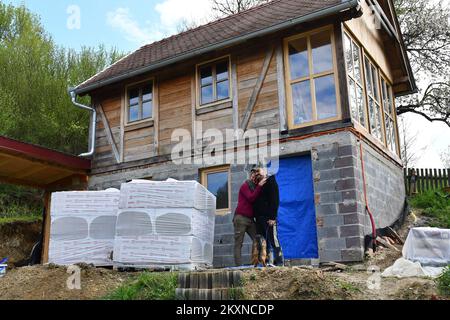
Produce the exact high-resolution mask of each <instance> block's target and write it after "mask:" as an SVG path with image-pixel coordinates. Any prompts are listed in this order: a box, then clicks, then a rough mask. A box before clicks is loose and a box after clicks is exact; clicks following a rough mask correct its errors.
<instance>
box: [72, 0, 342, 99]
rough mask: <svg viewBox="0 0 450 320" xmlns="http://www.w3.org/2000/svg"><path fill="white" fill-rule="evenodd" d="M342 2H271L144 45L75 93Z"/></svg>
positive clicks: (293, 0)
mask: <svg viewBox="0 0 450 320" xmlns="http://www.w3.org/2000/svg"><path fill="white" fill-rule="evenodd" d="M342 2H344V1H342V0H321V1H314V0H273V1H271V2H269V3H267V4H263V5H260V6H257V7H254V8H251V9H249V10H246V11H243V12H240V13H238V14H235V15H231V16H228V17H225V18H223V19H220V20H216V21H213V22H210V23H208V24H205V25H203V26H200V27H198V28H195V29H192V30H189V31H186V32H182V33H180V34H177V35H174V36H171V37H169V38H166V39H163V40H160V41H157V42H153V43H151V44H148V45H145V46H143V47H141V48H140V49H138V50H136V51H135V52H133V53H131V54H130V55H128V56H126V57H125V58H123V59H122V60H119V61H118V62H116V63H115V64H113V65H111V66H110V67H108V68H106V69H105V70H103V71H101V72H100V73H98V74H96V75H95V76H93V77H92V78H90V79H88V80H86V81H85V82H83V83H82V84H80V85H79V86H78V87H77V88H76V91H77V92H86V91H88V90H89V88H90V87H92V86H95V85H96V84H101V83H103V82H104V81H107V80H109V79H111V78H115V77H119V76H121V75H124V74H127V73H129V72H133V71H136V70H139V69H141V68H143V67H146V66H150V65H152V64H155V63H159V62H162V61H164V60H166V59H169V58H172V57H175V56H179V55H183V54H185V53H188V52H190V51H193V50H196V49H202V48H205V47H208V46H210V45H213V44H217V43H220V42H223V41H227V40H231V39H234V38H237V37H240V36H243V35H246V34H251V33H253V32H256V31H259V30H263V29H266V28H270V27H272V26H275V25H277V24H280V23H283V22H286V21H288V20H290V19H294V18H298V17H301V16H304V15H307V14H310V13H313V12H315V11H319V10H321V9H325V8H328V7H332V6H335V5H338V4H340V3H342ZM83 89H84V90H83Z"/></svg>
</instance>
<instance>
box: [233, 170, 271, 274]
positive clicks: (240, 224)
mask: <svg viewBox="0 0 450 320" xmlns="http://www.w3.org/2000/svg"><path fill="white" fill-rule="evenodd" d="M265 183H266V179H265V177H264V172H263V170H262V169H261V168H253V169H252V170H251V172H250V178H249V179H248V180H246V181H245V182H244V183H243V184H242V186H241V188H240V189H239V196H238V205H237V208H236V212H235V215H234V219H233V224H234V260H235V263H236V266H241V265H242V253H241V251H242V244H243V242H244V237H245V234H246V233H247V234H248V235H249V236H250V238H251V239H252V241H254V240H255V237H256V225H255V220H254V214H253V203H254V202H255V200H256V199H257V198H258V196H259V195H260V193H261V190H262V187H263V186H264V185H265Z"/></svg>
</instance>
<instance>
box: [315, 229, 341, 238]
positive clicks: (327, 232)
mask: <svg viewBox="0 0 450 320" xmlns="http://www.w3.org/2000/svg"><path fill="white" fill-rule="evenodd" d="M317 237H318V238H319V239H323V238H339V228H338V227H322V228H317Z"/></svg>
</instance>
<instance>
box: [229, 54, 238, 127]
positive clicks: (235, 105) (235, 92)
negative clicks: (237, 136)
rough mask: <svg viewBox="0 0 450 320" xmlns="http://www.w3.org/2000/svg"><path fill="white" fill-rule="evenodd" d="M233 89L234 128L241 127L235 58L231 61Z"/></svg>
mask: <svg viewBox="0 0 450 320" xmlns="http://www.w3.org/2000/svg"><path fill="white" fill-rule="evenodd" d="M231 88H232V89H231V90H232V91H233V128H234V130H238V129H239V87H238V79H237V63H236V61H234V58H233V60H232V63H231Z"/></svg>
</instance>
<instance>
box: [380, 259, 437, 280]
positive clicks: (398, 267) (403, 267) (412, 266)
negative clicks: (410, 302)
mask: <svg viewBox="0 0 450 320" xmlns="http://www.w3.org/2000/svg"><path fill="white" fill-rule="evenodd" d="M443 270H444V268H443V267H422V265H421V264H420V263H419V262H412V261H410V260H406V259H405V258H400V259H398V260H397V261H395V263H394V265H393V266H391V267H389V268H387V269H386V270H385V271H384V272H383V273H382V274H381V276H383V277H396V278H409V277H431V278H436V277H438V276H439V275H440V274H441V273H442V272H443Z"/></svg>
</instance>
